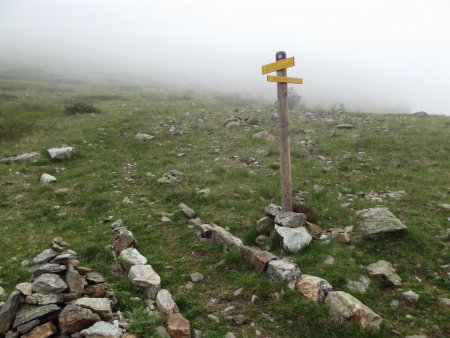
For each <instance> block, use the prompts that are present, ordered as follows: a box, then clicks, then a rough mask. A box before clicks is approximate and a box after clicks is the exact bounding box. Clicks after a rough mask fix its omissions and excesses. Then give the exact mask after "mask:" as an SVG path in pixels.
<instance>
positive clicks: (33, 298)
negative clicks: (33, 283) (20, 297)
mask: <svg viewBox="0 0 450 338" xmlns="http://www.w3.org/2000/svg"><path fill="white" fill-rule="evenodd" d="M78 297H79V296H78V294H76V293H58V294H55V293H49V294H46V295H45V294H43V293H33V294H32V295H30V296H27V297H26V299H25V302H26V303H27V304H30V305H48V304H58V303H65V302H69V301H71V300H75V299H77V298H78Z"/></svg>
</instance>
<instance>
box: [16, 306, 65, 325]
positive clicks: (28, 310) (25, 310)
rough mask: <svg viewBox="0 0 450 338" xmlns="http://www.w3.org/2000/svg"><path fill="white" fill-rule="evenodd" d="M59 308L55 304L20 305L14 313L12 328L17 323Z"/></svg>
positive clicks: (36, 317) (47, 313) (45, 314)
mask: <svg viewBox="0 0 450 338" xmlns="http://www.w3.org/2000/svg"><path fill="white" fill-rule="evenodd" d="M59 310H61V308H60V307H59V306H58V305H55V304H49V305H43V306H34V305H25V306H22V307H21V308H20V309H19V310H18V311H17V313H16V318H15V319H14V323H13V328H16V327H18V326H19V325H22V324H25V323H27V322H30V321H32V320H35V319H39V318H42V317H44V316H47V315H49V314H51V313H54V312H56V311H59Z"/></svg>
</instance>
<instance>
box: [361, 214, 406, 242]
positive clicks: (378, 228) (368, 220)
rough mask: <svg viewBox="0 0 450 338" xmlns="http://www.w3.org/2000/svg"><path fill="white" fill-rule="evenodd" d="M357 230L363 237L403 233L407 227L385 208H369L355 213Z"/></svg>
mask: <svg viewBox="0 0 450 338" xmlns="http://www.w3.org/2000/svg"><path fill="white" fill-rule="evenodd" d="M357 214H358V216H359V218H360V221H359V223H358V230H359V232H360V233H361V235H362V236H363V237H378V236H383V235H389V234H397V233H403V232H405V231H407V227H406V226H405V225H404V224H403V223H402V222H401V221H400V220H399V219H398V218H397V217H395V216H394V214H392V213H391V212H390V211H389V210H388V209H386V208H371V209H365V210H361V211H360V212H358V213H357Z"/></svg>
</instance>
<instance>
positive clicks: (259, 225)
mask: <svg viewBox="0 0 450 338" xmlns="http://www.w3.org/2000/svg"><path fill="white" fill-rule="evenodd" d="M274 227H275V222H274V220H273V218H272V217H269V216H266V217H263V218H261V219H259V220H258V221H257V222H256V230H258V232H260V233H262V234H263V235H270V233H271V232H272V231H273V229H274Z"/></svg>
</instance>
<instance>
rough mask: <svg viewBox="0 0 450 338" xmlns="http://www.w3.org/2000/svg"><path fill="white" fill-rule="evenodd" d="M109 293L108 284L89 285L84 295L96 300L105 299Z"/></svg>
mask: <svg viewBox="0 0 450 338" xmlns="http://www.w3.org/2000/svg"><path fill="white" fill-rule="evenodd" d="M107 291H108V286H107V285H106V283H99V284H93V285H88V286H86V287H85V288H84V294H86V295H88V296H89V297H96V298H102V297H105V295H106V292H107Z"/></svg>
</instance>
